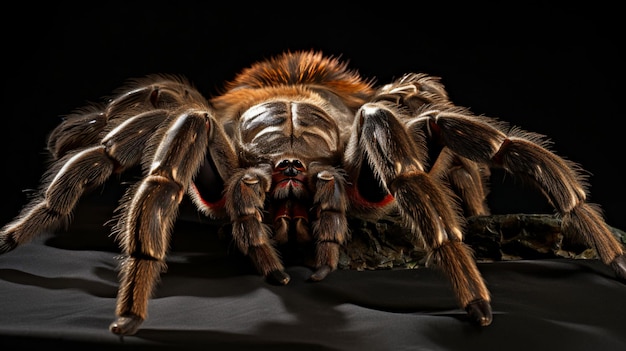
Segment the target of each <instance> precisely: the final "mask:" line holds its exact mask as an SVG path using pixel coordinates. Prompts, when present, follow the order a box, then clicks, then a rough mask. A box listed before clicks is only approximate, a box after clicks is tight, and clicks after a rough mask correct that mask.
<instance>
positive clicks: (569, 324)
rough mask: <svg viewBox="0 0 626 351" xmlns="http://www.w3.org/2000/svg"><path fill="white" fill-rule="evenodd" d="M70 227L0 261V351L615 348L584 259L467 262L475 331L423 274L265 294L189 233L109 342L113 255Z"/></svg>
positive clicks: (344, 273) (624, 301) (269, 288)
mask: <svg viewBox="0 0 626 351" xmlns="http://www.w3.org/2000/svg"><path fill="white" fill-rule="evenodd" d="M76 228H77V229H76V230H74V231H73V232H64V233H57V234H49V235H46V236H42V237H39V238H38V239H37V240H35V241H34V242H32V243H30V244H26V245H24V246H21V247H19V248H17V249H16V250H14V251H12V252H9V253H7V254H5V255H2V256H0V296H1V298H0V311H1V313H0V348H1V349H2V350H11V349H17V348H18V347H27V346H28V347H46V348H47V347H53V346H58V347H66V346H72V345H73V346H76V345H78V346H83V347H88V350H92V349H105V348H111V349H113V348H115V349H120V348H131V349H150V350H157V349H172V348H173V347H176V348H178V349H183V348H209V347H216V348H217V349H221V348H223V349H228V350H235V349H254V350H265V349H267V350H365V349H367V350H496V349H506V350H603V351H610V350H625V349H626V329H625V326H626V284H623V283H621V282H619V281H617V280H616V279H615V278H614V275H613V272H612V271H611V270H610V269H609V268H608V267H606V266H604V265H603V264H601V263H600V262H598V261H596V260H569V259H546V260H520V261H507V262H495V263H481V264H479V268H480V270H481V271H482V273H483V274H484V277H485V278H486V280H487V282H488V286H489V287H490V289H491V292H492V298H493V302H492V306H493V311H494V321H493V324H492V325H491V326H489V327H486V328H482V329H481V328H478V327H475V326H473V325H471V324H469V323H468V321H467V320H466V314H465V312H464V311H462V310H461V309H459V308H458V307H457V305H456V302H455V300H454V297H453V295H452V292H451V290H450V289H449V284H448V282H447V281H446V280H445V279H444V278H443V277H442V276H441V275H440V274H439V273H438V272H437V271H434V270H431V269H426V268H418V269H412V270H408V269H399V270H376V271H349V270H339V271H336V272H334V273H332V274H331V275H329V276H328V277H327V279H326V280H324V281H321V282H317V283H311V282H307V281H306V279H307V277H308V275H309V274H310V273H311V271H310V270H309V269H308V268H306V267H301V266H291V267H289V268H288V272H289V274H290V275H291V276H292V280H291V282H290V284H289V285H287V286H274V285H271V284H268V283H267V282H266V281H265V280H264V279H263V278H262V277H260V276H259V275H257V274H256V273H255V272H254V271H253V270H252V269H251V266H250V265H249V263H248V262H247V261H246V260H245V259H242V257H240V255H238V254H236V253H230V254H228V253H227V252H228V250H223V249H224V248H223V247H222V243H221V242H220V241H219V240H215V238H216V237H217V236H216V235H215V234H214V233H212V232H211V230H212V229H208V230H207V229H204V227H203V226H201V225H200V224H193V225H182V226H178V227H177V229H176V233H175V238H176V240H174V242H173V247H172V251H171V253H170V256H169V261H168V271H167V272H166V273H164V274H163V275H162V281H161V283H160V285H159V287H158V290H157V291H156V295H155V296H154V298H153V299H152V300H151V302H150V305H149V317H148V319H147V320H146V321H145V322H144V324H143V325H142V327H141V329H140V330H139V332H138V333H137V334H136V335H134V336H129V337H124V338H120V337H118V336H115V335H113V334H111V333H110V332H109V331H108V326H109V323H110V322H111V321H112V320H113V319H114V309H115V296H116V293H117V284H118V283H117V272H116V270H117V259H116V256H117V255H118V252H117V250H116V247H115V246H114V245H112V240H110V238H108V237H107V236H106V234H103V233H99V232H93V231H91V232H90V231H88V230H86V229H84V228H83V227H81V225H80V224H78V225H77V226H76ZM209 228H210V227H209ZM96 238H97V240H96ZM98 240H100V241H98ZM107 240H110V241H107Z"/></svg>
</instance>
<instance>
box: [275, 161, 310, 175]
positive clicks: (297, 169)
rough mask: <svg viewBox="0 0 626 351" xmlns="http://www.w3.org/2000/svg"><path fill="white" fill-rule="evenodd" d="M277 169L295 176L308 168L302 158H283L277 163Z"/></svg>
mask: <svg viewBox="0 0 626 351" xmlns="http://www.w3.org/2000/svg"><path fill="white" fill-rule="evenodd" d="M275 170H276V171H279V172H283V174H285V175H286V176H290V177H294V176H296V175H298V174H299V173H301V172H304V171H305V170H306V169H305V167H304V164H303V163H302V161H300V160H282V161H280V162H278V164H276V168H275Z"/></svg>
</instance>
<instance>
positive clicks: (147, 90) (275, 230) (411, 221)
mask: <svg viewBox="0 0 626 351" xmlns="http://www.w3.org/2000/svg"><path fill="white" fill-rule="evenodd" d="M48 149H49V151H50V152H51V154H52V156H53V157H54V161H53V162H52V163H51V165H50V167H49V169H48V172H46V174H44V177H43V178H42V183H41V189H40V191H39V192H38V196H37V197H35V198H33V200H31V202H30V203H29V204H28V205H26V206H25V207H24V208H23V210H22V212H21V213H20V214H19V215H18V216H17V217H16V218H15V219H14V220H13V221H12V222H11V223H9V224H7V225H6V226H4V227H3V228H2V229H1V231H0V252H7V251H9V250H12V249H14V248H16V247H17V246H18V245H20V244H23V243H25V242H27V241H29V240H30V239H32V238H33V237H34V236H35V235H36V234H38V233H40V232H43V231H46V230H53V229H55V228H58V227H59V226H60V225H62V224H65V223H66V222H68V221H69V218H70V216H71V213H72V211H73V209H74V208H75V206H76V204H77V201H78V200H79V199H80V198H81V196H82V195H83V194H84V193H85V192H86V191H88V190H90V189H93V188H94V187H98V186H100V185H102V184H103V183H104V182H105V181H106V180H107V179H109V177H111V175H113V174H119V173H121V172H125V171H127V170H129V169H131V168H133V167H137V166H140V167H141V169H142V172H143V173H142V179H141V180H140V181H138V182H137V183H136V184H134V185H133V186H131V187H129V188H128V190H127V192H126V194H125V195H124V196H123V198H122V199H121V200H120V204H119V207H118V209H117V211H116V219H117V221H116V222H115V224H114V226H113V232H114V233H115V234H116V238H117V240H118V242H119V244H120V246H121V249H122V251H123V254H124V257H125V258H124V260H123V261H122V263H121V265H120V287H119V292H118V297H117V308H116V316H117V317H116V319H115V320H114V321H113V323H112V324H111V325H110V330H111V331H112V332H113V333H115V334H120V335H131V334H134V333H135V332H136V331H137V330H138V328H139V327H140V325H141V323H142V322H143V321H144V320H145V318H146V317H147V306H148V300H149V298H150V297H151V294H152V292H153V290H154V288H155V285H156V282H157V281H158V279H159V276H160V274H161V272H162V271H163V269H164V268H165V266H166V255H167V251H168V246H169V242H170V235H171V231H172V228H173V224H174V223H175V220H176V219H177V215H178V211H179V205H180V203H181V201H182V199H183V197H184V196H185V195H187V196H188V197H189V198H190V199H191V202H192V203H193V204H194V205H195V206H196V207H197V209H198V210H199V212H201V213H202V214H204V215H206V216H208V217H210V218H215V219H224V220H225V222H226V223H228V224H230V226H231V227H232V233H231V234H232V238H233V241H234V243H235V245H236V247H237V248H238V249H239V250H241V252H242V253H243V254H245V255H247V256H248V257H249V258H250V260H251V262H252V263H253V264H254V266H255V267H256V268H257V269H258V271H259V272H260V274H262V275H264V276H265V277H267V278H268V280H270V281H272V282H274V283H278V284H287V283H288V282H289V279H290V277H289V276H288V274H287V273H286V272H285V270H284V265H283V262H281V258H280V256H279V246H280V245H282V244H285V243H287V242H296V243H302V244H305V243H309V244H310V245H312V246H313V247H314V250H313V256H314V269H313V273H312V275H311V277H310V279H311V280H313V281H319V280H322V279H324V278H325V277H326V275H327V274H329V273H330V272H331V271H333V270H335V269H336V268H337V265H338V257H339V250H340V247H341V246H342V245H344V244H345V243H346V242H347V241H348V240H349V239H350V231H349V228H348V218H351V217H353V218H359V219H363V220H367V221H376V220H378V219H381V218H382V217H384V216H386V215H389V214H391V213H393V214H395V215H396V216H397V218H400V222H401V224H402V225H403V227H405V228H406V229H407V230H409V231H410V232H411V233H412V234H413V240H414V241H415V243H416V245H423V246H424V247H425V248H426V250H427V251H428V253H429V254H428V262H429V263H431V264H433V265H436V266H437V267H439V268H440V269H441V270H442V271H443V272H445V274H446V276H447V278H448V279H449V280H450V281H451V283H452V287H453V290H454V292H455V295H456V297H457V299H458V303H459V305H460V307H461V308H463V309H465V310H466V311H467V313H468V316H469V318H470V319H471V320H472V321H473V322H475V323H477V324H479V325H481V326H487V325H489V324H490V323H491V322H492V311H491V305H490V294H489V291H488V289H487V287H486V286H485V282H484V281H483V278H482V276H481V274H480V272H479V270H478V269H477V266H476V263H475V261H474V258H473V255H472V252H471V250H470V249H469V248H468V247H467V245H466V244H464V242H463V230H464V216H466V215H481V214H488V213H489V208H488V206H487V205H486V202H485V198H486V194H487V192H488V188H487V181H486V180H487V179H486V178H487V176H488V175H489V172H490V169H492V168H493V167H499V168H503V169H504V170H505V171H506V172H508V173H510V174H512V175H514V176H515V177H520V178H523V179H526V180H529V181H531V182H532V183H533V184H535V185H536V186H537V187H538V188H539V189H540V190H541V192H542V193H543V194H545V196H546V198H547V199H548V200H549V201H550V203H551V204H552V205H553V206H554V208H555V210H556V212H557V214H558V215H559V216H560V217H561V219H562V230H563V232H564V233H568V234H571V235H579V236H582V238H584V239H585V242H586V244H588V245H589V246H590V247H592V248H594V249H595V250H596V251H597V253H598V255H599V257H600V259H601V260H602V262H604V263H605V264H607V265H609V266H611V267H612V268H613V270H614V271H615V272H616V274H617V276H618V277H619V278H620V279H624V280H626V254H625V253H624V248H623V247H622V245H621V244H620V243H619V242H618V241H617V240H616V239H615V238H614V236H613V235H612V234H611V232H610V230H609V228H608V226H607V224H606V223H605V221H604V219H603V217H602V214H601V212H600V210H599V208H598V206H596V205H594V204H590V203H587V202H586V198H587V189H586V184H585V179H584V177H583V176H582V175H581V170H580V169H579V167H578V166H577V165H576V164H574V163H573V162H570V161H567V160H565V159H562V158H561V157H559V156H557V155H555V154H554V153H552V152H551V151H549V150H548V148H547V140H545V139H544V138H543V137H542V136H540V135H537V134H534V133H529V132H525V131H523V130H521V129H519V128H509V127H508V125H507V124H506V123H503V122H500V121H497V120H495V119H492V118H487V117H484V116H477V115H474V114H472V113H471V112H470V111H469V110H468V109H466V108H462V107H458V106H455V105H454V104H453V103H452V102H451V101H450V100H449V98H448V95H447V92H446V91H445V90H444V87H443V85H442V84H441V83H440V81H439V79H438V78H436V77H432V76H429V75H425V74H413V73H411V74H406V75H403V76H402V77H401V78H399V79H397V80H395V81H393V82H391V83H389V84H387V85H383V86H379V87H377V86H375V85H374V83H373V81H371V80H365V79H364V78H363V77H361V76H360V75H359V74H358V73H357V72H356V71H353V70H350V69H349V68H348V67H347V63H346V62H345V61H341V60H340V59H339V58H336V57H329V56H324V55H323V54H321V53H320V52H315V51H299V52H286V53H284V54H282V55H279V56H276V57H274V58H271V59H268V60H264V61H261V62H258V63H255V64H253V65H252V66H251V67H249V68H247V69H245V70H243V71H242V72H241V73H240V74H239V75H237V76H236V77H235V78H234V79H233V80H232V81H231V82H229V83H227V84H226V86H225V89H224V92H223V93H222V94H219V95H217V96H215V97H213V98H211V99H205V98H204V97H203V96H202V95H201V94H200V93H199V92H198V91H197V89H196V88H194V87H193V86H192V85H191V84H190V83H189V82H188V81H187V80H185V79H183V78H181V77H178V76H172V75H151V76H148V77H145V78H142V79H136V80H132V81H130V82H129V84H128V85H127V86H125V87H124V88H123V89H121V90H120V91H118V92H116V94H115V95H113V96H112V97H111V98H110V99H108V100H107V101H106V102H104V103H102V104H92V105H88V106H86V107H84V108H82V109H80V110H78V111H76V113H73V114H71V115H70V116H68V117H67V118H66V119H65V120H64V121H63V122H62V123H61V124H60V125H59V126H58V127H57V128H56V129H54V130H53V131H52V133H51V134H50V136H49V141H48Z"/></svg>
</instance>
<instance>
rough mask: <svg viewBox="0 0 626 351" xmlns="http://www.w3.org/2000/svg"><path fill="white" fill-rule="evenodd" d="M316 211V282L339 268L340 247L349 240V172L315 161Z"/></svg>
mask: <svg viewBox="0 0 626 351" xmlns="http://www.w3.org/2000/svg"><path fill="white" fill-rule="evenodd" d="M309 172H310V173H311V174H312V175H313V179H312V180H311V183H312V184H313V189H312V190H313V194H314V196H313V206H312V208H313V211H312V218H313V221H312V223H311V229H312V231H313V238H314V240H315V268H316V271H315V272H314V273H313V274H312V275H311V277H310V279H311V280H312V281H320V280H322V279H324V278H325V277H326V276H327V275H328V273H330V272H332V271H334V270H335V269H337V265H338V264H339V249H340V246H341V245H343V244H344V243H345V242H346V240H347V239H348V221H347V218H346V212H347V208H348V205H347V193H346V184H345V174H344V173H343V172H342V171H340V170H338V169H337V168H334V167H330V166H323V165H322V164H317V163H312V164H311V165H310V166H309Z"/></svg>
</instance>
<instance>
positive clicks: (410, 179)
mask: <svg viewBox="0 0 626 351" xmlns="http://www.w3.org/2000/svg"><path fill="white" fill-rule="evenodd" d="M405 117H406V115H404V114H403V112H402V111H399V110H398V109H397V107H396V105H394V104H390V103H385V102H380V101H379V102H376V103H370V104H366V105H364V106H363V108H362V109H361V110H360V111H359V112H358V114H357V118H356V121H355V125H354V126H353V128H354V129H353V133H352V137H351V139H350V142H349V144H348V149H347V151H346V155H348V157H346V160H345V161H344V162H345V168H346V170H347V171H348V173H349V174H350V175H351V178H350V179H353V180H356V187H357V192H358V193H359V196H361V197H363V196H371V199H366V200H370V201H371V200H377V201H380V202H381V203H382V202H384V197H380V196H379V195H376V193H375V192H371V191H367V190H365V189H364V190H358V187H359V186H361V187H363V186H362V185H360V184H361V183H360V181H359V180H360V179H365V178H367V179H372V178H374V179H375V180H378V181H379V182H380V184H378V185H379V187H380V188H381V190H386V192H388V193H389V194H391V195H392V196H393V198H394V199H395V204H396V208H397V209H398V211H399V213H400V218H401V219H402V221H403V223H402V224H403V225H404V226H405V227H406V228H408V229H410V230H411V232H413V233H414V234H415V236H414V240H415V242H416V245H422V244H423V245H424V246H425V248H426V249H427V250H428V251H429V262H430V263H434V264H436V266H437V267H439V268H441V270H442V271H443V272H444V273H445V274H446V276H447V277H448V279H449V280H450V281H451V283H452V287H453V289H454V292H455V294H456V297H457V299H458V302H459V304H460V306H461V307H462V308H464V309H465V310H466V311H467V313H468V315H469V316H470V318H471V319H472V320H473V321H474V322H476V323H477V324H479V325H481V326H486V325H489V324H490V323H491V321H492V312H491V305H490V294H489V291H488V289H487V287H486V285H485V282H484V281H483V278H482V275H481V273H480V271H479V270H478V267H477V266H476V262H475V260H474V258H473V255H472V252H471V250H470V249H469V247H468V246H466V245H465V244H464V243H463V242H462V237H463V228H462V227H463V218H462V216H461V211H460V208H459V206H458V203H456V200H455V197H454V195H453V194H452V191H451V190H450V189H449V188H447V187H446V186H445V185H444V183H442V182H441V181H440V179H438V178H437V177H432V176H431V175H429V174H428V173H427V172H426V170H425V166H424V162H425V160H426V157H427V156H426V150H425V147H424V144H423V140H422V141H420V140H419V139H420V138H419V136H418V135H412V134H410V133H409V129H408V128H407V126H406V121H408V118H405ZM370 171H371V172H372V174H373V177H370V176H368V174H367V173H369V172H370ZM369 186H370V187H376V184H370V185H369ZM356 202H357V203H358V202H359V201H358V200H357V201H356Z"/></svg>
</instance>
